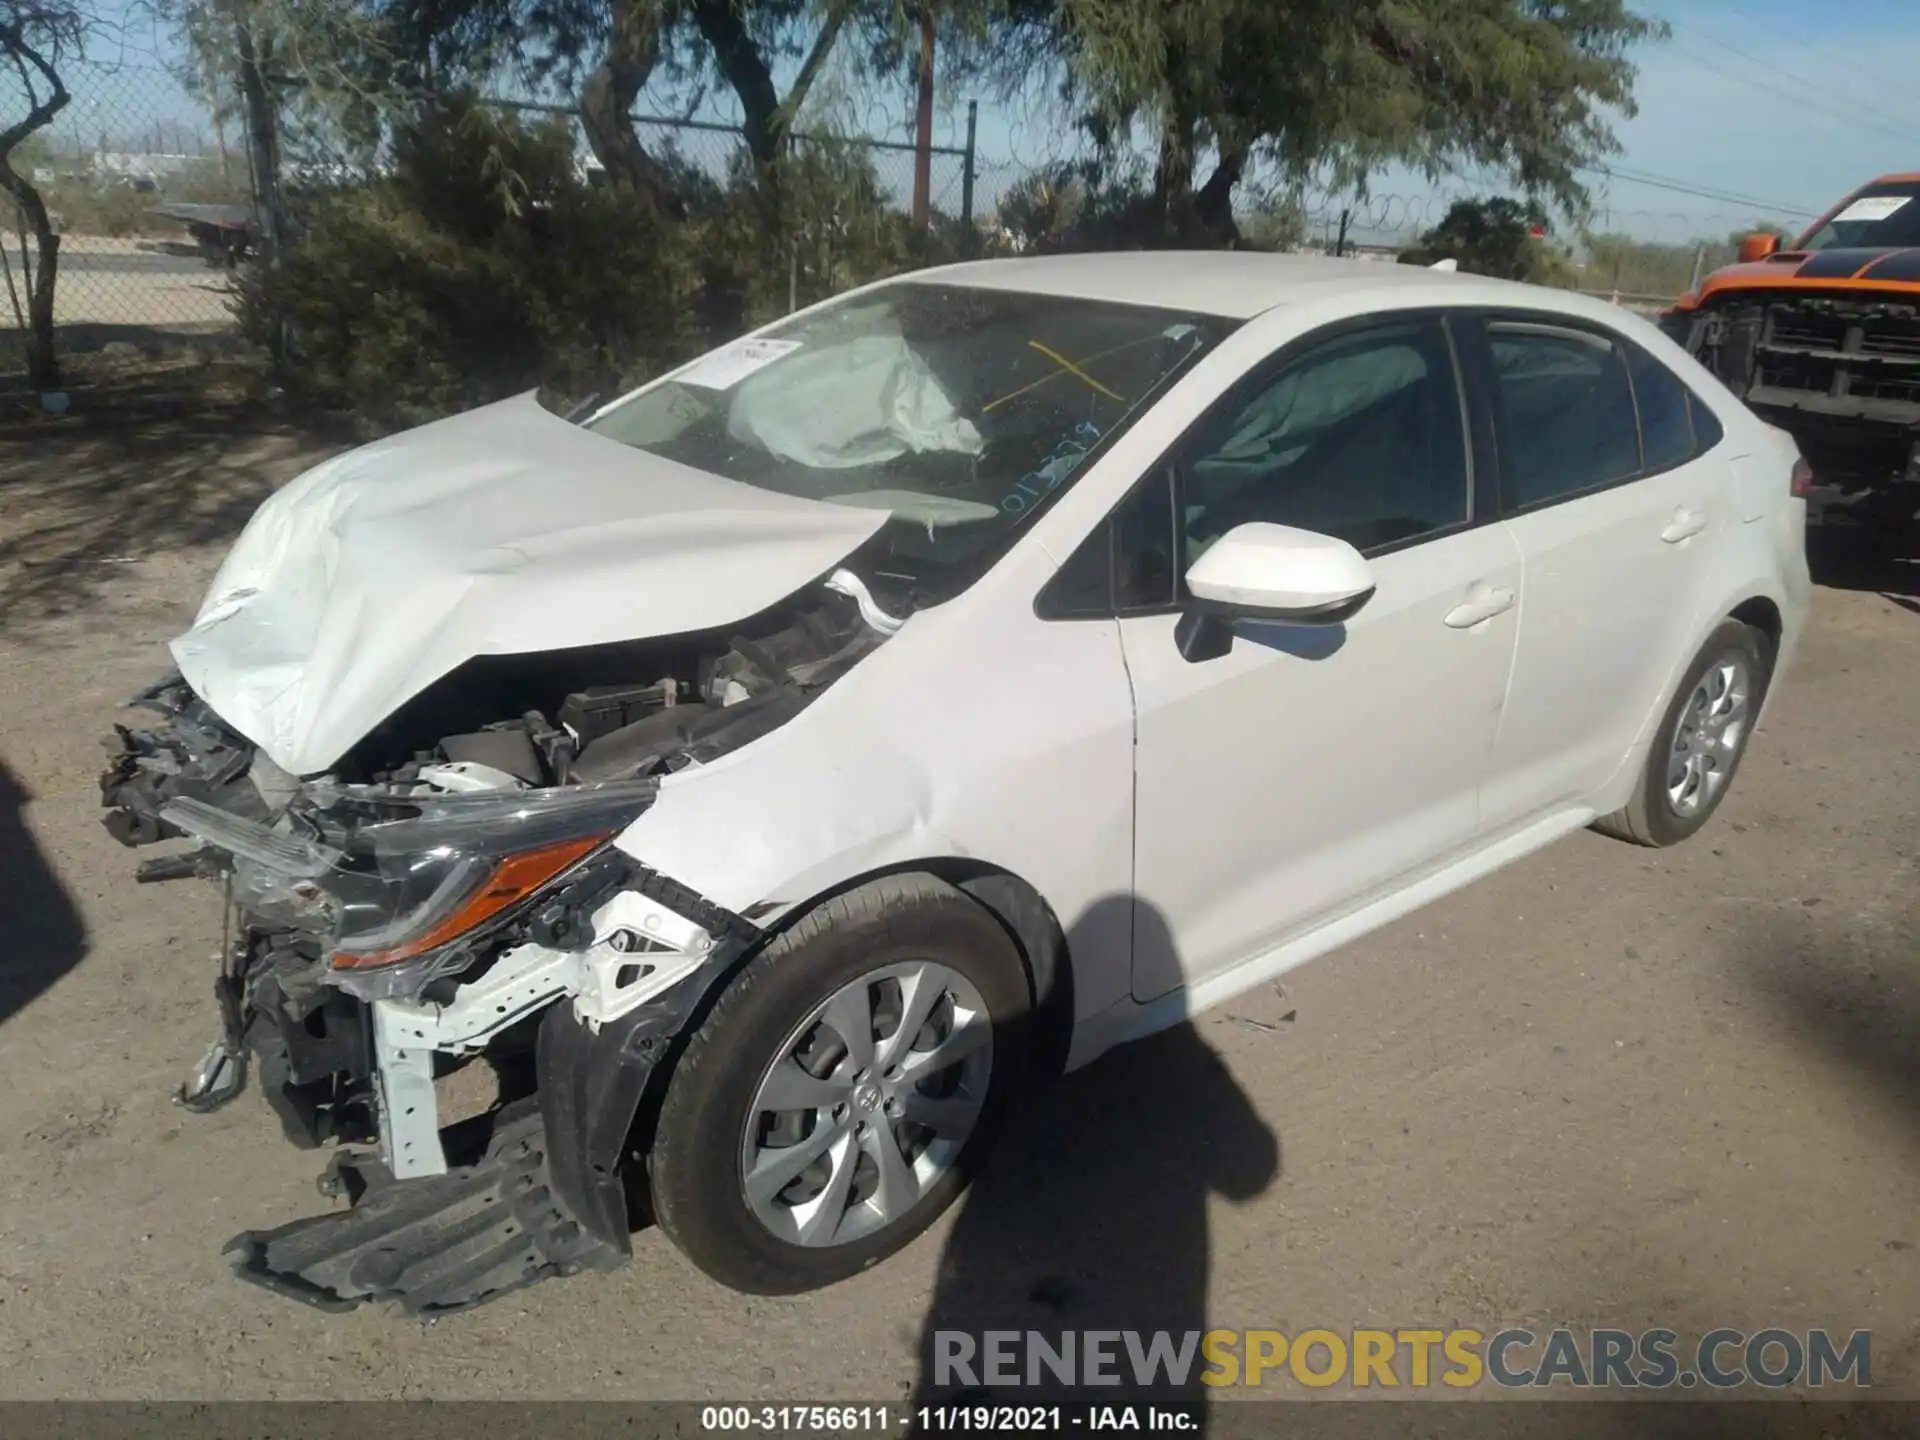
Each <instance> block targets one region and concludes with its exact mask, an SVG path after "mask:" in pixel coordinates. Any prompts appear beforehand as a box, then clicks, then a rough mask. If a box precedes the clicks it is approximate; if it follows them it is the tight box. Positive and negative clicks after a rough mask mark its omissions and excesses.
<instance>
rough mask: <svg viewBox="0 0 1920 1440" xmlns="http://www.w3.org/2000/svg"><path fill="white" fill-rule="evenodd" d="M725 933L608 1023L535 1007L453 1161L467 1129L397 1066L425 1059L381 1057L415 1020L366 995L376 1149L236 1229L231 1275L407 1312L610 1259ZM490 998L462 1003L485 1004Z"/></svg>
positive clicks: (329, 1301)
mask: <svg viewBox="0 0 1920 1440" xmlns="http://www.w3.org/2000/svg"><path fill="white" fill-rule="evenodd" d="M648 881H649V882H650V884H651V885H652V886H653V887H656V888H659V889H662V890H669V891H671V890H676V889H677V888H678V887H672V886H670V885H667V884H666V883H665V882H661V881H660V880H659V879H658V877H648ZM726 933H727V938H726V939H725V940H724V941H723V942H722V943H719V944H716V945H714V946H712V947H710V948H709V949H708V951H707V952H706V953H705V954H704V956H703V958H702V959H701V960H700V961H699V963H698V965H697V966H696V968H695V969H694V971H693V972H692V973H690V974H688V975H687V976H685V977H684V978H683V980H682V982H681V983H679V984H676V985H674V986H672V987H670V988H667V989H665V990H663V991H662V992H660V993H658V994H657V995H655V996H654V997H653V998H652V999H650V1000H648V1001H646V1002H644V1003H642V1004H640V1005H637V1006H634V1007H633V1008H631V1009H628V1010H626V1011H625V1012H624V1013H622V1014H620V1015H618V1016H617V1017H614V1018H611V1019H607V1020H604V1021H600V1022H598V1023H596V1022H595V1021H593V1020H591V1019H589V1018H587V1017H586V1016H583V1015H582V1013H581V1012H580V1009H579V1007H578V1006H577V1005H576V1004H575V1003H571V1002H562V1003H557V1004H551V1003H550V1004H548V1005H547V1007H546V1010H545V1013H544V1015H543V1017H542V1019H541V1021H540V1028H539V1035H538V1041H537V1048H536V1057H537V1058H536V1071H537V1075H538V1086H537V1089H536V1091H535V1094H534V1096H533V1098H532V1099H531V1100H530V1101H526V1102H522V1103H520V1104H517V1105H509V1106H507V1107H504V1108H502V1109H501V1110H499V1111H497V1112H496V1113H494V1114H492V1115H490V1116H483V1117H480V1118H479V1120H477V1121H474V1122H464V1124H465V1125H475V1124H478V1125H482V1126H484V1128H485V1130H486V1132H487V1134H486V1140H485V1148H484V1150H483V1151H482V1152H481V1153H480V1154H479V1156H478V1157H477V1158H475V1159H473V1160H471V1161H469V1162H467V1163H462V1164H452V1165H450V1164H448V1163H447V1162H446V1152H447V1150H448V1149H452V1148H464V1145H465V1143H466V1142H467V1139H468V1137H465V1136H460V1135H457V1134H456V1133H455V1132H456V1131H457V1130H459V1129H461V1128H463V1127H453V1128H451V1129H449V1130H447V1131H444V1132H443V1131H442V1130H441V1129H440V1128H439V1125H438V1120H437V1115H436V1107H435V1096H434V1091H433V1085H432V1079H431V1075H430V1073H427V1072H425V1071H424V1070H423V1069H421V1068H420V1067H418V1066H415V1065H414V1064H413V1062H414V1059H415V1054H416V1053H418V1054H420V1055H422V1056H423V1057H424V1055H425V1052H407V1053H404V1054H402V1055H400V1056H399V1057H398V1059H399V1064H398V1065H394V1064H393V1062H394V1061H395V1058H396V1056H395V1053H394V1051H393V1050H392V1049H391V1048H390V1043H391V1040H392V1038H393V1037H396V1036H397V1037H398V1039H399V1040H400V1041H401V1042H403V1043H414V1044H418V1042H419V1039H420V1036H419V1033H418V1031H417V1030H416V1029H413V1028H409V1027H411V1026H413V1025H414V1024H415V1023H416V1021H414V1020H410V1019H408V1018H404V1017H400V1016H396V1015H395V1014H394V1013H393V1011H392V1010H391V1009H390V1008H389V1007H391V1006H393V1005H394V1004H395V1003H396V1002H390V1001H376V1002H373V1004H372V1005H371V1006H369V1007H368V1008H369V1010H370V1011H371V1012H372V1013H371V1016H370V1022H371V1025H370V1028H371V1029H372V1031H373V1034H374V1037H375V1039H374V1052H375V1057H376V1058H375V1071H374V1073H375V1080H376V1091H377V1094H378V1095H379V1097H380V1100H379V1107H380V1114H381V1117H382V1121H383V1123H382V1126H381V1138H382V1144H381V1148H380V1150H379V1151H378V1152H371V1151H369V1152H356V1151H349V1152H343V1153H342V1155H341V1156H339V1157H338V1158H336V1160H335V1162H334V1165H333V1167H332V1169H331V1170H330V1171H329V1172H328V1174H327V1176H325V1177H323V1181H322V1189H323V1190H324V1191H326V1192H327V1193H330V1194H336V1195H344V1196H345V1197H346V1198H347V1199H348V1200H349V1201H350V1202H351V1208H349V1209H347V1210H344V1211H336V1212H334V1213H332V1214H329V1215H321V1216H315V1217H313V1218H311V1219H307V1220H300V1221H296V1222H295V1223H293V1224H291V1225H287V1226H282V1227H281V1228H279V1229H277V1230H271V1231H264V1232H249V1233H247V1234H245V1235H241V1236H239V1237H237V1238H236V1239H235V1240H234V1241H233V1242H232V1243H231V1245H230V1246H229V1247H228V1248H229V1251H230V1252H232V1253H236V1254H237V1256H238V1260H237V1265H236V1269H237V1271H238V1273H239V1274H240V1275H241V1276H242V1277H243V1278H245V1279H248V1280H251V1281H253V1282H255V1283H257V1284H262V1285H265V1286H267V1287H269V1288H271V1289H274V1290H277V1291H279V1292H281V1293H283V1294H287V1295H290V1296H292V1297H294V1298H296V1299H299V1300H301V1301H303V1302H305V1303H308V1304H314V1305H318V1306H321V1307H323V1308H337V1307H342V1306H347V1305H352V1304H355V1303H358V1302H360V1301H364V1300H378V1299H393V1300H397V1301H398V1302H399V1303H400V1304H401V1305H402V1306H403V1307H404V1308H406V1309H407V1310H408V1311H411V1312H423V1311H441V1310H447V1309H454V1308H459V1307H464V1306H470V1305H474V1304H478V1303H480V1302H481V1301H484V1300H488V1299H492V1298H494V1297H495V1296H498V1295H500V1294H502V1293H505V1292H506V1291H509V1290H513V1289H517V1288H519V1287H521V1286H524V1285H527V1284H531V1283H532V1282H534V1281H535V1280H539V1279H541V1278H544V1277H547V1276H553V1275H567V1274H572V1273H574V1272H576V1271H579V1270H582V1269H593V1270H607V1269H612V1268H614V1267H615V1266H617V1265H619V1264H621V1263H622V1262H623V1261H624V1260H625V1259H626V1258H627V1257H628V1256H629V1255H630V1254H631V1253H632V1252H631V1242H630V1239H629V1235H630V1231H631V1228H632V1220H631V1216H632V1214H633V1208H634V1207H633V1196H632V1194H631V1187H632V1185H633V1182H634V1181H635V1180H636V1179H637V1177H638V1174H639V1166H638V1163H637V1162H638V1161H639V1160H640V1157H641V1153H642V1150H643V1147H644V1144H645V1136H644V1133H643V1126H644V1116H645V1113H646V1111H647V1109H648V1108H649V1100H650V1095H651V1090H652V1086H653V1082H654V1079H655V1076H656V1073H657V1072H658V1070H659V1067H660V1065H661V1062H662V1061H663V1060H665V1059H666V1058H667V1057H668V1055H669V1054H670V1053H671V1052H672V1050H673V1047H674V1044H675V1041H676V1039H677V1038H678V1036H679V1035H680V1034H681V1032H682V1030H683V1029H684V1027H685V1025H686V1023H687V1021H688V1019H689V1017H690V1016H691V1014H692V1013H693V1011H694V1009H695V1007H696V1006H697V1004H698V1003H699V1000H700V998H701V997H702V996H704V995H705V994H707V993H708V991H709V989H710V988H711V987H712V986H713V985H714V984H715V983H717V982H718V981H719V980H720V979H721V978H722V977H723V976H724V975H725V974H726V973H727V972H728V970H730V969H731V967H732V966H733V964H734V963H735V962H736V961H737V959H738V958H739V957H740V956H741V955H742V954H743V953H744V951H745V948H746V946H747V944H748V943H749V942H748V937H747V936H746V935H745V934H744V933H736V932H732V931H728V932H726ZM651 953H659V952H651ZM461 988H462V990H465V989H467V987H465V986H463V987H461ZM498 993H502V992H501V989H499V988H496V989H495V990H494V991H490V992H487V993H485V994H481V995H478V996H472V995H470V996H465V997H463V998H464V1000H465V1001H466V1002H467V1003H468V1004H469V1005H486V1004H490V1003H491V998H492V996H493V995H495V994H498ZM448 1008H449V1009H450V1010H452V1011H455V1012H457V1010H458V1009H459V1006H458V1005H456V1006H453V1007H448ZM449 1023H454V1024H457V1023H458V1021H457V1020H453V1021H451V1022H449ZM382 1037H387V1039H385V1040H383V1038H382ZM388 1066H392V1068H384V1067H388ZM396 1122H397V1123H396ZM423 1152H424V1153H423ZM396 1165H397V1166H398V1167H399V1169H400V1170H401V1171H404V1172H405V1174H404V1175H402V1174H399V1173H396Z"/></svg>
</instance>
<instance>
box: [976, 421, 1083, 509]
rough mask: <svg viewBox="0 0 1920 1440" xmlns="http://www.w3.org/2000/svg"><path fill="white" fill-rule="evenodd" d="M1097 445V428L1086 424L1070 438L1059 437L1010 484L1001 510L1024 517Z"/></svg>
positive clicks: (1058, 485) (1076, 427) (1074, 430)
mask: <svg viewBox="0 0 1920 1440" xmlns="http://www.w3.org/2000/svg"><path fill="white" fill-rule="evenodd" d="M1099 441H1100V427H1099V426H1098V425H1095V424H1094V423H1093V422H1092V421H1090V420H1083V421H1081V422H1080V423H1079V424H1078V425H1076V426H1074V427H1073V431H1072V433H1071V434H1068V435H1064V436H1062V437H1061V439H1060V442H1059V443H1058V444H1056V445H1055V446H1054V447H1053V450H1052V451H1051V452H1050V453H1049V454H1048V456H1047V458H1046V459H1045V460H1043V461H1041V462H1040V464H1039V465H1038V466H1037V467H1035V468H1034V469H1032V470H1029V471H1028V472H1027V473H1026V474H1025V475H1022V476H1021V477H1020V478H1019V479H1018V480H1016V481H1014V482H1013V488H1012V489H1011V490H1009V491H1008V492H1007V493H1006V494H1005V495H1004V496H1003V497H1001V500H1000V508H1001V510H1002V511H1004V512H1005V513H1006V514H1008V515H1021V514H1024V513H1026V511H1027V510H1029V509H1031V508H1032V507H1033V505H1034V503H1035V502H1036V501H1038V500H1039V499H1040V497H1041V496H1043V495H1050V494H1052V493H1053V492H1054V491H1055V490H1057V489H1059V488H1060V482H1061V481H1063V480H1065V479H1066V478H1067V477H1068V476H1069V475H1071V474H1073V472H1074V471H1075V470H1076V469H1078V468H1079V465H1080V462H1081V461H1082V460H1083V459H1085V458H1086V454H1087V451H1089V450H1091V449H1092V448H1093V447H1094V446H1095V445H1096V444H1098V443H1099Z"/></svg>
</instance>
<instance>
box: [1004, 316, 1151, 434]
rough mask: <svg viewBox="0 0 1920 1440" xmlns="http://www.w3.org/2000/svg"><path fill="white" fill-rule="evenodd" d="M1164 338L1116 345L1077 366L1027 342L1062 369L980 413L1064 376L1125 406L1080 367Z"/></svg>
mask: <svg viewBox="0 0 1920 1440" xmlns="http://www.w3.org/2000/svg"><path fill="white" fill-rule="evenodd" d="M1162 338H1164V337H1162V336H1159V335H1147V336H1143V337H1142V338H1140V339H1138V340H1129V341H1127V342H1126V344H1124V345H1115V346H1114V347H1113V348H1112V349H1111V350H1102V351H1100V352H1099V353H1097V354H1094V355H1089V356H1087V358H1086V359H1084V360H1082V361H1080V362H1078V364H1076V363H1075V362H1074V361H1072V360H1068V359H1067V358H1065V357H1064V356H1062V355H1061V354H1060V353H1059V352H1058V351H1056V350H1050V349H1048V348H1047V347H1046V346H1045V345H1042V344H1041V343H1040V342H1039V341H1038V340H1029V341H1027V344H1028V345H1030V346H1032V347H1033V348H1034V349H1035V350H1038V351H1039V352H1040V353H1041V354H1042V355H1044V356H1046V357H1047V358H1048V359H1049V360H1051V361H1053V363H1054V364H1056V365H1058V366H1059V367H1060V368H1059V369H1058V370H1055V371H1052V372H1051V373H1049V374H1046V375H1042V376H1041V377H1040V378H1039V379H1038V380H1033V381H1030V382H1028V383H1027V384H1025V385H1022V386H1021V387H1020V388H1019V389H1018V390H1009V391H1008V392H1007V393H1006V394H1004V395H1002V396H1001V397H1000V398H999V399H998V400H991V401H989V402H988V403H987V404H985V405H982V406H981V407H980V413H981V414H982V415H985V414H988V413H989V412H991V411H994V410H998V409H999V408H1000V407H1001V406H1002V405H1004V404H1006V403H1007V402H1008V401H1009V400H1018V399H1019V398H1020V397H1021V396H1022V395H1025V394H1026V393H1027V392H1028V391H1030V390H1038V389H1039V388H1040V387H1041V386H1042V385H1045V384H1047V383H1048V382H1049V381H1052V380H1058V379H1059V378H1060V377H1061V376H1062V375H1073V376H1077V377H1078V378H1079V379H1081V380H1084V381H1086V383H1087V384H1089V385H1091V386H1092V387H1093V388H1094V389H1096V390H1098V391H1099V392H1100V393H1101V394H1102V395H1106V396H1108V397H1110V398H1112V399H1114V400H1118V401H1119V402H1120V403H1121V404H1122V405H1124V404H1126V403H1127V401H1126V397H1125V396H1122V395H1115V394H1114V393H1113V391H1111V390H1109V389H1108V388H1107V387H1106V386H1104V385H1102V384H1101V383H1100V382H1099V381H1098V380H1096V379H1094V378H1093V377H1092V376H1091V375H1089V374H1087V373H1086V371H1084V370H1082V369H1081V368H1080V366H1082V365H1091V364H1092V363H1093V362H1094V361H1096V360H1105V359H1106V358H1107V357H1108V356H1109V355H1118V354H1119V353H1120V352H1121V351H1123V350H1132V349H1134V348H1136V347H1137V346H1141V345H1150V344H1152V343H1153V342H1154V341H1155V340H1159V339H1162Z"/></svg>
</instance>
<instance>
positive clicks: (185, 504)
mask: <svg viewBox="0 0 1920 1440" xmlns="http://www.w3.org/2000/svg"><path fill="white" fill-rule="evenodd" d="M73 402H74V409H73V411H72V413H70V414H68V415H64V416H60V417H53V416H47V415H43V414H40V413H38V412H28V411H25V410H15V411H12V412H10V413H8V414H7V415H6V416H5V417H4V428H0V514H3V515H5V516H6V524H5V526H4V527H0V635H5V634H7V633H8V632H9V631H13V630H18V629H22V628H25V627H26V626H29V625H31V624H33V623H35V622H38V621H43V620H46V619H49V618H52V617H55V616H59V615H64V614H68V613H70V612H72V611H74V610H75V609H78V608H81V607H83V606H84V605H85V604H86V603H87V602H88V601H89V600H91V599H92V598H94V597H95V596H96V595H97V594H98V593H99V592H100V591H101V590H102V589H104V588H106V587H109V586H110V585H111V584H112V583H113V578H114V576H115V573H116V569H117V567H119V566H122V565H125V564H129V563H132V562H136V561H139V560H143V559H146V558H148V557H151V556H154V555H156V554H160V553H163V552H166V551H171V550H177V549H181V548H183V547H189V546H194V545H203V544H212V543H216V542H220V541H224V540H227V539H229V538H230V537H231V536H232V535H234V534H235V533H236V532H237V531H238V530H239V529H240V528H241V526H242V525H244V524H245V523H246V521H247V519H248V517H249V516H251V515H252V513H253V511H254V509H255V507H257V506H258V505H259V503H260V502H261V500H263V499H265V498H266V496H267V495H268V494H270V493H271V492H272V490H273V488H274V487H275V485H277V484H279V483H281V482H283V481H284V480H286V479H288V478H289V477H290V476H291V475H292V474H294V473H296V472H297V471H298V470H299V469H301V468H304V466H305V465H306V464H310V463H312V461H313V460H315V459H317V458H318V456H319V455H320V454H321V453H323V452H324V450H325V448H326V443H325V442H323V441H321V440H319V439H316V438H315V437H314V436H312V435H311V434H309V433H308V432H307V431H305V430H304V429H301V428H298V427H295V426H294V425H292V424H290V423H288V421H287V420H286V419H284V418H283V417H281V416H279V415H278V414H276V413H275V411H274V409H273V407H272V406H271V405H270V404H268V403H267V402H266V401H265V400H264V399H263V398H262V397H261V395H260V393H259V387H258V383H257V378H256V377H254V376H253V375H252V373H251V372H250V371H244V370H238V369H234V370H228V369H226V368H224V367H219V366H211V365H202V364H199V363H197V362H189V363H188V364H186V365H183V366H179V367H174V368H173V369H171V370H167V369H162V370H161V371H160V373H157V374H152V375H148V376H144V377H142V378H140V379H137V380H132V381H127V382H124V383H116V384H114V385H112V386H107V387H101V388H99V389H95V390H87V389H76V390H75V392H74V395H73ZM183 598H188V599H190V598H191V597H190V596H189V597H183Z"/></svg>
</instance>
